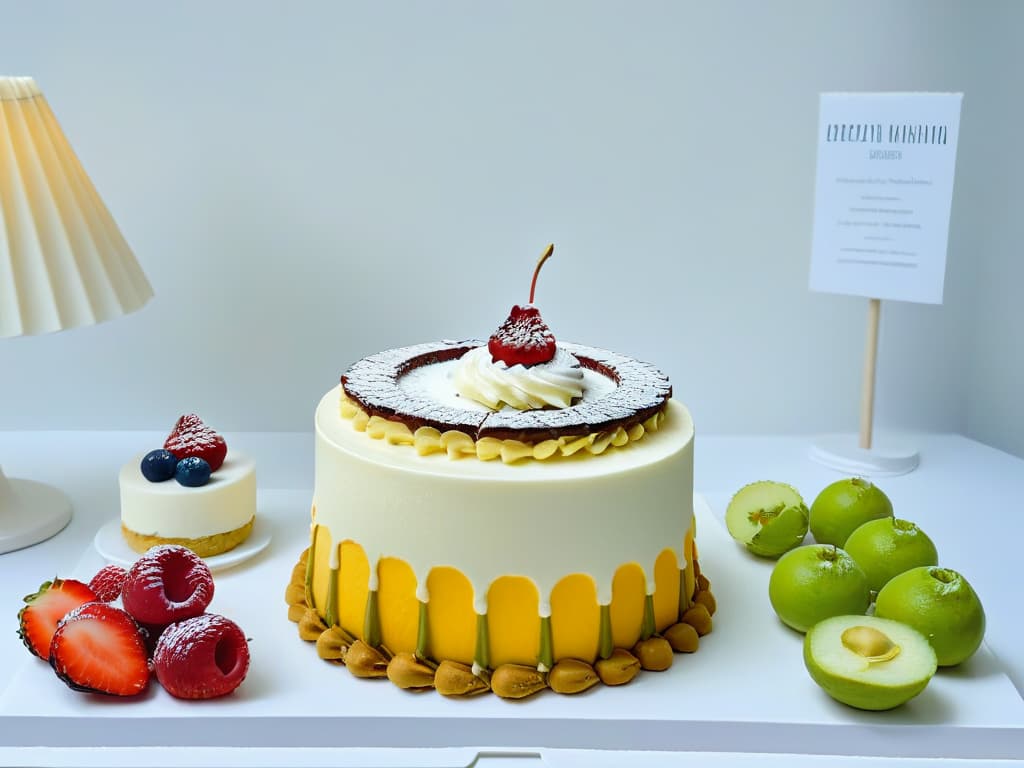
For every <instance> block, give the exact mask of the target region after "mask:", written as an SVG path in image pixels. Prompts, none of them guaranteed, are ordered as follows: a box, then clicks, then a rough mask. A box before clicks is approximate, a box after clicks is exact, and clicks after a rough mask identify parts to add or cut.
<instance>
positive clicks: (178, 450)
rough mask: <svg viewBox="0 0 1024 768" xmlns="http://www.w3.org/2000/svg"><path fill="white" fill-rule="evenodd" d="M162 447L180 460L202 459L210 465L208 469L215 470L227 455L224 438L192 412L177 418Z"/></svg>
mask: <svg viewBox="0 0 1024 768" xmlns="http://www.w3.org/2000/svg"><path fill="white" fill-rule="evenodd" d="M164 449H165V450H168V451H170V452H171V453H173V454H174V456H175V457H176V458H177V459H178V461H181V460H182V459H188V458H191V457H193V456H195V457H196V458H200V459H204V460H205V461H206V463H207V464H209V465H210V471H211V472H216V471H217V470H218V469H220V465H221V464H223V463H224V457H225V456H227V455H228V445H227V443H225V442H224V438H223V437H221V436H220V435H218V434H217V433H216V432H214V431H213V430H212V429H210V428H209V427H208V426H206V425H205V424H204V423H203V420H202V419H200V418H199V417H198V416H196V415H195V414H194V413H189V414H186V415H184V416H182V417H181V418H180V419H178V421H177V423H176V424H175V425H174V429H172V430H171V434H169V435H168V436H167V440H166V441H164Z"/></svg>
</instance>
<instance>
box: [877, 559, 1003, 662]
mask: <svg viewBox="0 0 1024 768" xmlns="http://www.w3.org/2000/svg"><path fill="white" fill-rule="evenodd" d="M875 615H876V616H880V617H882V618H886V619H894V620H896V621H902V622H903V623H904V624H909V625H910V626H912V627H913V628H914V629H916V630H917V631H918V632H920V633H921V634H922V635H924V636H925V637H927V638H928V642H930V643H931V644H932V647H933V648H934V649H935V655H936V656H937V657H938V659H939V666H940V667H951V666H953V665H955V664H959V663H960V662H962V661H966V660H967V659H969V658H970V657H971V656H972V655H973V654H974V652H975V651H976V650H978V646H980V645H981V641H982V639H983V638H984V637H985V609H984V608H982V605H981V600H980V599H979V598H978V595H977V593H976V592H975V591H974V589H973V588H972V587H971V585H970V584H969V583H968V582H967V579H965V578H964V577H963V576H961V575H960V574H959V573H957V572H956V571H954V570H952V569H950V568H938V567H936V566H931V565H925V566H921V567H920V568H912V569H910V570H909V571H904V572H903V573H901V574H899V575H898V576H893V577H892V578H891V579H890V580H889V582H888V583H887V584H886V585H885V586H884V587H882V589H881V591H880V592H879V593H878V597H876V598H875Z"/></svg>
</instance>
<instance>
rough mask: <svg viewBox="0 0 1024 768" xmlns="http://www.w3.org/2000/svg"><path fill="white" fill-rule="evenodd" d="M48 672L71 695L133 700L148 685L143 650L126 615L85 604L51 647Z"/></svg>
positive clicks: (107, 607) (63, 625) (56, 634)
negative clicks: (67, 687)
mask: <svg viewBox="0 0 1024 768" xmlns="http://www.w3.org/2000/svg"><path fill="white" fill-rule="evenodd" d="M50 666H52V667H53V670H54V671H55V672H56V673H57V677H59V678H60V679H61V680H63V681H64V682H65V683H67V684H68V686H70V687H71V688H72V689H74V690H76V691H85V692H86V693H105V694H109V695H111V696H134V695H135V694H137V693H141V692H142V691H144V690H145V689H146V685H147V684H148V683H149V674H150V672H149V661H148V654H147V653H146V644H145V643H144V642H143V640H142V635H141V633H140V632H139V627H138V625H137V624H136V623H135V620H134V619H132V617H131V616H129V615H128V614H127V613H125V612H124V611H122V610H121V609H120V608H117V607H115V606H113V605H110V604H109V603H88V604H87V605H83V606H81V607H80V608H76V609H75V610H74V611H72V612H71V613H69V614H68V615H67V616H66V617H65V618H64V620H63V621H62V622H61V623H60V625H59V626H58V627H57V631H56V632H54V634H53V641H52V642H51V643H50Z"/></svg>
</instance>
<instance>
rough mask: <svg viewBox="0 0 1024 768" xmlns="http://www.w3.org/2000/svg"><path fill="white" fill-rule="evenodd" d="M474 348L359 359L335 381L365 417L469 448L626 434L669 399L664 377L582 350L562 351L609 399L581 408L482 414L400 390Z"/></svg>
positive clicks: (474, 343)
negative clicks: (592, 375)
mask: <svg viewBox="0 0 1024 768" xmlns="http://www.w3.org/2000/svg"><path fill="white" fill-rule="evenodd" d="M485 344H486V342H483V341H478V340H468V341H456V342H452V341H439V342H428V343H426V344H417V345H414V346H411V347H400V348H398V349H389V350H386V351H384V352H378V353H377V354H374V355H370V356H369V357H364V358H363V359H362V360H360V361H359V362H357V363H355V364H354V365H353V366H352V367H351V368H349V369H348V371H347V372H346V373H345V374H344V375H343V376H342V377H341V385H342V388H343V389H344V391H345V394H346V395H347V396H348V397H349V398H350V399H352V400H354V401H355V402H356V403H358V404H359V405H360V407H362V408H363V410H365V411H366V412H367V413H368V414H369V415H371V416H380V417H382V418H385V419H390V420H392V421H400V422H402V423H403V424H405V425H406V426H407V427H409V429H411V430H413V431H415V430H416V429H418V428H420V427H433V428H434V429H437V430H439V431H441V432H444V431H447V430H451V429H454V430H458V431H460V432H464V433H466V434H467V435H469V436H470V437H472V438H473V439H474V440H479V439H480V438H483V437H494V438H497V439H499V440H521V441H523V442H531V443H537V442H540V441H542V440H549V439H557V438H559V437H576V436H582V435H589V434H593V433H596V432H608V431H611V430H614V429H616V428H618V427H624V428H628V427H631V426H633V425H634V424H638V423H640V422H643V421H645V420H646V419H648V418H649V417H651V416H652V415H653V414H655V413H657V412H658V411H660V410H661V409H662V408H664V407H665V403H666V402H667V401H668V399H669V398H670V397H671V396H672V385H671V384H670V383H669V380H668V377H667V376H665V374H663V373H662V372H661V371H659V370H658V369H657V368H655V367H654V366H653V365H650V364H649V363H643V362H640V361H639V360H634V359H632V358H630V357H626V356H624V355H619V354H616V353H614V352H608V351H606V350H603V349H595V348H593V347H586V346H582V345H580V344H565V343H560V344H559V346H560V347H562V348H563V349H565V350H566V351H568V352H570V353H571V354H573V355H574V356H575V357H576V359H577V360H579V362H580V365H581V366H583V367H584V368H586V369H589V370H591V371H594V372H596V373H598V374H600V375H602V376H604V377H606V378H608V379H610V380H611V381H612V382H614V384H615V387H614V389H612V390H611V391H609V392H607V393H606V394H603V395H601V396H599V397H596V398H593V399H588V398H587V397H586V396H584V397H583V399H582V400H580V401H579V402H577V403H575V404H574V405H571V406H570V407H568V408H555V409H551V408H541V409H537V410H528V411H517V410H511V409H506V410H501V411H482V410H475V409H468V408H458V407H455V406H450V405H446V404H443V403H439V402H437V401H436V400H434V399H432V398H431V397H430V396H429V395H428V394H427V393H423V394H422V395H420V394H417V393H415V392H410V391H409V389H408V388H400V387H399V380H400V379H401V378H402V377H403V376H405V375H406V374H408V373H410V372H411V371H414V370H416V369H418V368H422V367H423V366H428V365H436V364H438V363H444V362H448V361H450V360H456V359H458V358H460V357H462V355H464V354H465V353H466V352H468V351H469V350H471V349H475V348H476V347H479V346H483V345H485Z"/></svg>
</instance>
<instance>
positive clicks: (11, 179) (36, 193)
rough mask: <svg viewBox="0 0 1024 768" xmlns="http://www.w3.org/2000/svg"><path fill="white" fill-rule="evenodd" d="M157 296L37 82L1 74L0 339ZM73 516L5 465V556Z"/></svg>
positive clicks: (91, 320)
mask: <svg viewBox="0 0 1024 768" xmlns="http://www.w3.org/2000/svg"><path fill="white" fill-rule="evenodd" d="M152 295H153V290H152V289H151V288H150V286H149V281H148V280H146V276H145V275H144V274H143V273H142V268H141V267H140V266H139V264H138V262H137V261H136V260H135V256H134V255H133V254H132V250H131V248H129V247H128V243H126V242H125V240H124V237H122V235H121V232H120V230H118V228H117V225H116V224H115V223H114V220H113V218H111V216H110V212H109V211H107V208H106V206H105V205H104V204H103V201H102V200H100V196H99V195H98V194H97V193H96V189H95V188H94V187H93V185H92V182H91V181H89V177H88V176H87V175H86V174H85V171H84V170H83V169H82V165H81V163H79V162H78V158H77V157H76V156H75V153H74V151H73V150H72V149H71V145H70V144H69V143H68V140H67V139H66V138H65V137H64V132H63V131H62V130H61V129H60V125H58V123H57V119H56V118H55V117H54V116H53V112H51V111H50V107H49V105H48V104H47V103H46V99H45V98H43V94H42V93H41V92H40V90H39V88H38V87H36V84H35V81H33V80H32V78H30V77H0V338H5V337H10V336H29V335H34V334H40V333H51V332H53V331H62V330H65V329H68V328H77V327H79V326H83V325H93V324H95V323H101V322H103V321H104V320H110V319H112V318H115V317H119V316H121V315H124V314H127V313H128V312H132V311H134V310H136V309H138V308H139V307H141V306H142V305H143V304H145V303H146V302H147V301H148V300H149V298H150V297H151V296H152ZM5 374H7V375H10V374H8V373H7V371H6V370H5ZM70 519H71V502H70V500H69V499H68V497H67V496H66V495H65V494H64V493H62V492H61V491H59V490H58V489H56V488H53V487H51V486H48V485H44V484H43V483H37V482H34V481H32V480H16V479H8V478H7V477H5V476H4V474H3V470H2V469H0V553H4V552H10V551H12V550H15V549H21V548H22V547H27V546H30V545H32V544H35V543H36V542H39V541H42V540H44V539H47V538H49V537H51V536H53V535H54V534H56V533H57V532H59V531H60V530H61V529H63V528H64V526H66V525H67V524H68V521H69V520H70Z"/></svg>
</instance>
